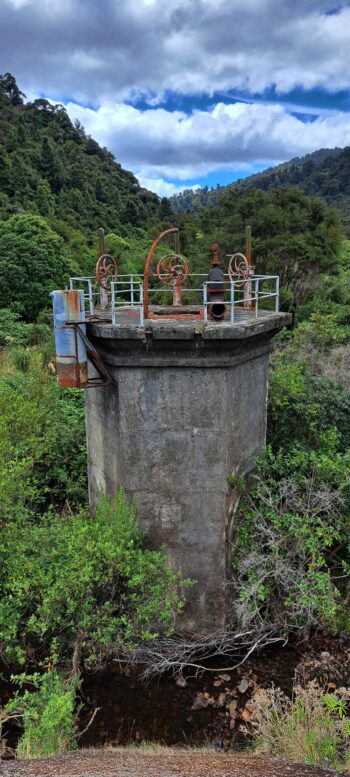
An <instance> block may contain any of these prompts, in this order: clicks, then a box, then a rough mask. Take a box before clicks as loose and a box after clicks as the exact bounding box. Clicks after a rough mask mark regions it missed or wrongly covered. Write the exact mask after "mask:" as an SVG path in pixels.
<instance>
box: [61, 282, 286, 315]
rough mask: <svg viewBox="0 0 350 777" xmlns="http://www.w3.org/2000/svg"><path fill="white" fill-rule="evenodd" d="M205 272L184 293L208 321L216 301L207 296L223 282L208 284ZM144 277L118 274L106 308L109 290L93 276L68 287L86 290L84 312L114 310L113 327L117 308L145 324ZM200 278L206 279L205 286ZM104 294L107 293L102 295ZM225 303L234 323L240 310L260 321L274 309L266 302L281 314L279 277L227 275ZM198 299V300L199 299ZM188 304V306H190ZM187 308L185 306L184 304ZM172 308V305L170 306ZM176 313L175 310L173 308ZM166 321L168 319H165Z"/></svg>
mask: <svg viewBox="0 0 350 777" xmlns="http://www.w3.org/2000/svg"><path fill="white" fill-rule="evenodd" d="M207 278H208V275H207V274H206V273H191V274H190V275H189V276H188V279H187V280H189V279H193V283H194V286H191V285H190V283H188V284H186V286H183V288H182V293H183V295H184V296H185V295H186V297H187V296H189V297H191V296H192V295H193V297H194V301H193V303H192V307H193V306H194V305H196V306H197V307H199V309H200V310H202V318H203V320H204V321H205V322H207V321H208V315H209V314H208V309H209V307H210V306H211V305H212V303H213V300H211V299H210V296H211V295H208V286H210V288H211V289H212V287H213V286H214V285H215V284H217V285H218V287H219V289H218V293H220V286H221V288H222V281H208V280H207ZM142 279H143V275H142V274H136V273H133V274H129V275H118V278H117V280H116V281H112V282H111V283H110V286H109V290H108V295H109V303H108V306H107V308H106V304H105V299H106V291H105V290H104V289H101V288H100V287H99V286H98V285H96V279H95V278H94V277H93V276H83V277H78V276H74V277H72V278H70V281H69V287H70V288H71V289H73V288H82V289H83V291H84V302H85V311H86V313H87V314H89V315H91V316H93V315H94V314H95V312H96V311H97V309H98V310H99V312H100V310H101V308H102V309H108V310H110V311H111V317H112V324H114V325H117V324H118V318H117V312H118V309H125V310H126V309H132V310H134V309H136V310H137V311H138V313H139V324H140V326H143V325H144V298H143V282H142ZM199 279H203V281H202V284H201V281H200V280H199ZM101 292H104V294H101ZM161 293H165V294H169V287H165V286H154V287H151V288H149V294H157V295H158V294H161ZM223 294H224V300H223V301H224V304H225V307H226V308H227V307H228V308H229V320H230V323H231V324H234V323H235V322H236V314H237V312H238V311H240V310H244V311H245V316H244V318H245V320H246V321H249V320H252V319H256V318H258V314H259V312H260V313H261V312H263V311H266V312H268V311H269V310H270V312H271V308H266V307H265V305H266V302H265V301H266V300H274V312H276V313H277V312H278V311H279V277H278V275H251V276H250V277H249V279H248V280H242V279H238V280H231V279H230V278H229V276H228V275H225V276H224V292H223ZM195 295H196V297H197V299H196V297H195ZM187 304H188V303H187ZM185 305H186V303H185ZM169 307H170V306H169ZM174 310H175V309H174ZM163 318H166V316H164V317H163Z"/></svg>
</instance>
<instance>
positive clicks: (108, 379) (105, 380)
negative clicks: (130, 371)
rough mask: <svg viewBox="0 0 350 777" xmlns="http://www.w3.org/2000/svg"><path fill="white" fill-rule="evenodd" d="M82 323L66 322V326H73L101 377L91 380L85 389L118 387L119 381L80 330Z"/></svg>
mask: <svg viewBox="0 0 350 777" xmlns="http://www.w3.org/2000/svg"><path fill="white" fill-rule="evenodd" d="M81 324H82V322H81V321H66V322H65V325H66V326H71V327H73V329H74V332H75V338H77V336H78V335H79V336H80V337H81V339H82V341H83V343H84V345H85V348H86V353H87V356H88V358H89V359H90V361H91V363H92V364H93V366H94V367H95V369H96V370H97V372H98V373H99V375H100V378H102V380H100V379H99V378H89V379H88V382H87V383H85V384H84V386H83V388H98V387H100V386H108V385H109V386H117V385H118V384H117V381H116V380H115V378H114V377H113V375H112V373H111V372H110V371H109V369H108V367H106V365H105V363H104V361H103V359H101V356H100V354H99V353H98V351H97V350H96V348H95V346H94V345H93V344H92V342H91V341H90V340H89V338H88V337H87V336H86V334H85V332H83V330H82V329H81V328H80V327H81ZM77 353H78V349H77V348H76V359H78V356H77Z"/></svg>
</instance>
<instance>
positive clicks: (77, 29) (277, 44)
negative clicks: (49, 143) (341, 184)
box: [0, 0, 350, 195]
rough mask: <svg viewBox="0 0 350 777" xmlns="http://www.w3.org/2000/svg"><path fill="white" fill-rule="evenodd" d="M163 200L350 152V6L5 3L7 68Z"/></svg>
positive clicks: (0, 57)
mask: <svg viewBox="0 0 350 777" xmlns="http://www.w3.org/2000/svg"><path fill="white" fill-rule="evenodd" d="M6 71H9V72H11V73H13V75H15V77H16V79H17V82H18V85H19V87H20V88H21V89H22V91H24V92H25V93H26V94H27V96H28V98H31V99H32V98H34V97H38V96H41V97H46V98H48V99H52V100H55V101H59V102H62V103H64V104H65V105H66V107H67V110H68V112H69V114H70V116H71V118H72V119H76V118H77V119H79V121H81V122H82V124H83V125H84V126H85V129H86V131H87V132H88V134H90V135H92V137H94V138H95V139H96V140H97V141H98V142H99V143H101V144H102V145H104V146H106V147H107V148H108V149H110V150H111V151H112V152H113V153H114V155H115V157H116V159H117V160H118V161H119V162H120V163H121V164H122V165H123V166H124V167H126V168H127V169H129V170H132V171H133V172H134V173H135V174H136V175H137V177H138V178H139V180H140V182H141V183H142V184H143V185H144V186H147V187H148V188H149V189H152V190H154V191H157V192H158V193H159V194H161V195H170V194H172V193H173V192H176V191H180V190H181V189H183V188H187V187H188V186H193V185H196V184H200V185H201V186H204V185H205V184H208V185H209V186H215V185H216V184H217V183H228V182H230V181H232V180H235V179H236V178H239V177H243V176H245V175H248V174H250V173H252V172H255V171H256V170H262V169H264V168H266V167H269V166H271V165H274V164H277V163H278V162H281V161H284V160H286V159H290V158H292V157H293V156H297V155H303V154H306V153H308V152H310V151H313V150H315V149H317V148H321V147H334V146H340V147H343V146H345V145H350V93H349V88H350V0H349V2H338V3H336V0H334V4H332V0H0V73H4V72H6Z"/></svg>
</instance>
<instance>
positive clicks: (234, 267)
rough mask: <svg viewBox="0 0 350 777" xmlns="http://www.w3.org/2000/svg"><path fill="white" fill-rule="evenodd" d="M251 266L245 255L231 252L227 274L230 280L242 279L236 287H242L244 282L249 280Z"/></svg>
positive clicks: (251, 270)
mask: <svg viewBox="0 0 350 777" xmlns="http://www.w3.org/2000/svg"><path fill="white" fill-rule="evenodd" d="M252 272H253V267H250V266H249V264H248V260H247V257H246V256H244V254H239V253H238V254H233V256H231V259H230V261H229V265H228V274H229V277H230V281H242V282H241V283H240V284H239V285H238V284H236V285H237V287H238V288H242V287H243V286H244V284H245V283H246V282H247V280H249V278H250V275H251V273H252Z"/></svg>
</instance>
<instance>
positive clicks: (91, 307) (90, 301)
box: [88, 280, 94, 316]
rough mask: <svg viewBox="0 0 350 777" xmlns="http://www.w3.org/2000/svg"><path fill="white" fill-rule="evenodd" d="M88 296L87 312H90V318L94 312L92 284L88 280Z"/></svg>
mask: <svg viewBox="0 0 350 777" xmlns="http://www.w3.org/2000/svg"><path fill="white" fill-rule="evenodd" d="M88 294H89V310H90V316H92V314H93V312H94V303H93V301H92V283H91V281H90V280H88Z"/></svg>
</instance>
